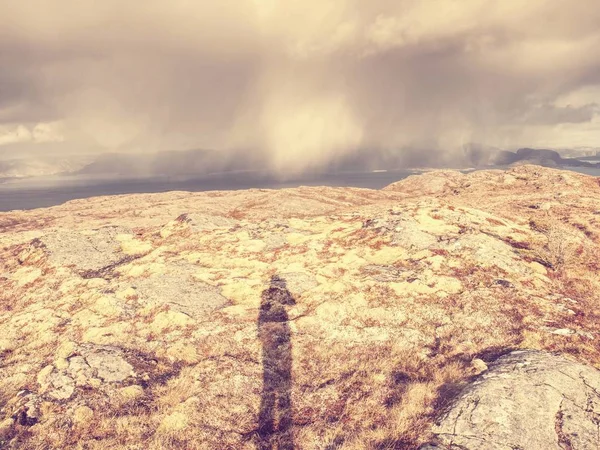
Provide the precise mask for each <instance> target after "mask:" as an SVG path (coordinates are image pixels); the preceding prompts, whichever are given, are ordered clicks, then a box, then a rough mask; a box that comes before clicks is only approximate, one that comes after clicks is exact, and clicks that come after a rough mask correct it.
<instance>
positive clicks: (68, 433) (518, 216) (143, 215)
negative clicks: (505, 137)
mask: <svg viewBox="0 0 600 450" xmlns="http://www.w3.org/2000/svg"><path fill="white" fill-rule="evenodd" d="M598 205H600V184H599V182H598V179H596V178H593V177H587V176H583V175H578V174H575V173H570V172H562V171H557V170H552V169H546V168H540V167H533V166H523V167H518V168H515V169H511V170H509V171H481V172H474V173H471V174H468V175H463V174H460V173H459V172H453V171H439V172H431V173H427V174H424V175H420V176H414V177H409V178H408V179H406V180H403V181H401V182H398V183H395V184H393V185H391V186H388V187H387V188H385V189H384V190H381V191H374V190H366V189H353V188H298V189H286V190H279V191H268V190H249V191H235V192H204V193H185V192H172V193H166V194H152V195H126V196H118V197H101V198H92V199H85V200H76V201H72V202H69V203H67V204H65V205H61V206H57V207H53V208H48V209H40V210H33V211H19V212H13V213H3V214H0V226H1V227H2V234H1V235H0V239H1V250H0V251H1V255H0V261H1V266H0V327H1V329H2V330H3V333H2V335H1V336H0V352H1V355H2V362H1V370H2V372H1V375H0V405H2V406H1V410H0V442H2V443H3V445H4V447H6V448H80V447H82V446H83V448H98V449H100V448H151V449H159V448H160V449H165V448H189V449H196V448H197V449H205V448H206V449H208V448H210V449H212V448H223V449H225V448H231V449H234V448H235V449H245V448H248V449H250V448H270V447H269V446H277V445H278V444H279V445H280V448H290V446H292V445H293V446H295V447H296V448H306V449H312V448H315V449H317V448H318V449H325V448H329V449H332V448H343V449H365V448H402V449H405V448H406V449H410V448H416V447H417V446H418V445H419V444H421V443H424V442H426V441H427V440H428V439H429V437H430V429H431V428H430V427H431V424H432V422H433V421H434V418H435V417H436V415H437V414H438V413H439V412H440V411H441V410H442V409H443V407H444V406H445V405H447V403H448V401H449V399H451V398H452V397H453V396H454V394H455V393H456V392H458V391H459V390H460V388H461V387H462V386H464V385H465V384H467V383H468V382H469V380H470V379H471V377H472V376H474V375H477V374H478V373H481V372H482V371H485V370H486V363H487V362H489V361H492V360H494V359H495V358H496V357H497V356H498V355H501V354H503V353H506V352H508V351H510V350H512V349H518V348H528V349H540V350H551V351H558V352H561V353H568V354H570V355H572V356H573V357H575V358H576V359H578V360H580V361H582V362H584V363H587V364H590V365H594V366H596V367H600V347H599V346H598V339H599V338H600V335H599V332H600V317H599V313H598V311H599V308H598V302H599V300H598V295H597V292H600V280H599V279H598V277H597V273H598V270H599V269H600V266H599V265H598V264H599V261H600V249H599V236H600V207H599V206H598ZM78 446H79V447H78Z"/></svg>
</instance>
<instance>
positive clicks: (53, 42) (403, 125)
mask: <svg viewBox="0 0 600 450" xmlns="http://www.w3.org/2000/svg"><path fill="white" fill-rule="evenodd" d="M0 2H1V3H2V5H1V6H2V11H3V13H2V15H0V154H4V156H6V155H11V154H13V155H15V156H16V155H17V154H18V153H20V152H30V153H32V154H34V153H44V152H50V151H53V152H88V153H90V152H91V153H94V152H98V153H100V152H137V153H152V152H157V151H162V150H184V149H192V148H202V149H213V150H216V151H221V152H228V151H232V150H235V151H237V152H240V151H243V152H246V153H250V154H254V155H257V157H260V158H262V159H263V160H264V161H265V163H266V164H268V165H269V167H270V168H272V169H273V170H276V171H309V170H312V169H314V168H317V167H319V166H321V165H324V164H328V163H330V162H331V161H335V160H336V159H339V158H344V157H351V156H352V155H353V154H355V153H357V152H363V153H364V152H365V151H366V152H367V154H368V151H369V149H377V150H378V151H380V152H381V151H383V152H388V153H398V154H399V155H403V154H404V153H406V154H412V155H413V156H414V154H415V152H423V154H424V155H425V154H426V155H427V157H428V158H439V159H442V160H444V159H448V160H449V159H452V158H454V157H456V156H457V155H459V154H460V152H461V151H463V150H462V149H463V148H464V146H465V145H468V144H470V143H479V144H484V145H490V146H495V147H500V148H506V149H514V148H519V147H523V146H531V147H540V148H541V147H544V148H571V147H600V106H599V105H600V6H598V4H597V0H577V1H566V0H528V1H523V0H393V1H392V0H369V1H366V0H361V1H359V0H328V1H322V0H302V1H298V0H286V1H278V0H219V1H207V0H196V1H188V0H171V1H169V2H166V1H156V0H145V1H144V2H139V1H131V0H119V1H115V0H104V1H102V2H99V1H95V0H93V1H92V0H78V1H77V2H74V1H70V0H53V1H48V0H19V1H17V0H0ZM365 149H366V150H365Z"/></svg>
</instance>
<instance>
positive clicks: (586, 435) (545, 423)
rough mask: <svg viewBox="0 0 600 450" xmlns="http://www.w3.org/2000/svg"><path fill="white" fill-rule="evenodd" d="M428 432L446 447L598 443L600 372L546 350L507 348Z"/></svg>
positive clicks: (479, 449)
mask: <svg viewBox="0 0 600 450" xmlns="http://www.w3.org/2000/svg"><path fill="white" fill-rule="evenodd" d="M433 433H434V434H435V435H436V437H437V438H438V440H439V442H440V443H441V444H443V445H445V446H447V448H449V449H468V450H504V449H506V450H508V449H515V448H520V449H528V450H529V449H530V450H552V449H556V450H561V449H565V448H569V449H572V450H584V449H592V448H598V447H599V446H600V371H598V370H597V369H595V368H593V367H590V366H588V365H584V364H581V363H578V362H577V361H574V360H572V359H570V358H565V357H563V356H559V355H553V354H550V353H547V352H540V351H515V352H512V353H510V354H508V355H505V356H503V357H501V358H499V359H498V360H497V361H495V362H494V363H493V364H491V365H490V366H489V370H488V371H486V372H485V373H484V374H482V375H480V376H479V378H478V379H477V380H475V381H474V382H473V383H472V384H471V385H470V386H469V387H468V388H467V389H465V391H464V392H463V393H462V394H461V395H460V396H459V398H458V399H457V400H456V401H455V402H454V403H453V404H452V406H451V408H450V410H449V411H448V412H447V413H446V414H445V415H444V416H443V417H442V419H441V420H440V422H439V423H438V424H436V425H435V426H434V427H433Z"/></svg>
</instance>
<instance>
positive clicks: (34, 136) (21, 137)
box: [0, 123, 64, 147]
mask: <svg viewBox="0 0 600 450" xmlns="http://www.w3.org/2000/svg"><path fill="white" fill-rule="evenodd" d="M59 129H60V125H59V124H52V123H38V124H36V125H35V126H33V127H32V128H28V127H26V126H24V125H18V126H16V127H14V128H10V127H2V126H0V147H1V146H3V145H10V144H22V143H38V144H42V143H48V142H63V141H64V137H63V136H62V135H61V134H60V131H59Z"/></svg>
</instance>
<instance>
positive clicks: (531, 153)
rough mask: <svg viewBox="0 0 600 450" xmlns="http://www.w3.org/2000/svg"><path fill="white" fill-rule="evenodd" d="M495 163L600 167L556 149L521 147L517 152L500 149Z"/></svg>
mask: <svg viewBox="0 0 600 450" xmlns="http://www.w3.org/2000/svg"><path fill="white" fill-rule="evenodd" d="M494 164H495V165H515V164H536V165H539V166H544V167H559V166H568V167H600V165H598V164H593V163H591V162H587V161H582V160H580V159H576V158H563V157H562V156H560V154H559V153H558V152H557V151H555V150H546V149H534V148H520V149H519V150H517V151H516V152H509V151H499V152H498V153H496V155H495V159H494Z"/></svg>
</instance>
